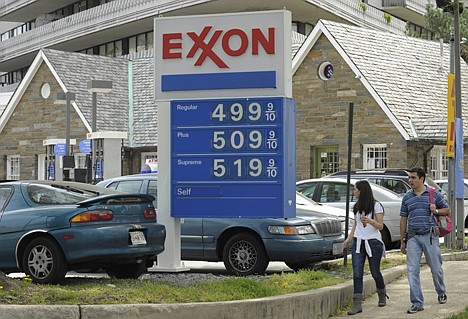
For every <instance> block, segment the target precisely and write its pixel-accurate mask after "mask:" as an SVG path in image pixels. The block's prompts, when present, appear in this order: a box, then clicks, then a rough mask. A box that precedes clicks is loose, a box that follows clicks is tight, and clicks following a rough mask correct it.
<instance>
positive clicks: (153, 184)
mask: <svg viewBox="0 0 468 319" xmlns="http://www.w3.org/2000/svg"><path fill="white" fill-rule="evenodd" d="M148 194H149V195H153V196H154V202H153V204H154V207H156V208H158V181H151V180H150V181H148Z"/></svg>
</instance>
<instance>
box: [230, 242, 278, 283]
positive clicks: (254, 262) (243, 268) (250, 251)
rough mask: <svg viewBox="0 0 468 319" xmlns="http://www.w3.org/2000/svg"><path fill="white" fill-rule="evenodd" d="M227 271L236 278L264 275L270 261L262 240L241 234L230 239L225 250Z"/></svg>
mask: <svg viewBox="0 0 468 319" xmlns="http://www.w3.org/2000/svg"><path fill="white" fill-rule="evenodd" d="M223 262H224V266H225V267H226V270H227V271H228V272H229V273H230V274H233V275H236V276H248V275H252V274H263V273H265V270H266V268H267V267H268V263H269V259H268V256H267V254H266V252H265V247H264V246H263V243H262V242H261V240H259V239H258V238H257V237H255V236H254V235H251V234H247V233H240V234H236V235H234V236H232V237H231V238H229V239H228V241H227V242H226V244H225V245H224V248H223Z"/></svg>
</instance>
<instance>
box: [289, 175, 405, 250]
mask: <svg viewBox="0 0 468 319" xmlns="http://www.w3.org/2000/svg"><path fill="white" fill-rule="evenodd" d="M357 181H358V179H351V180H350V183H351V185H350V187H349V209H350V210H351V209H352V207H353V205H354V203H355V202H356V199H355V198H354V195H353V188H354V184H355V183H356V182H357ZM370 184H371V187H372V191H373V193H374V197H375V199H376V200H378V201H379V202H380V203H381V204H382V206H383V207H384V213H385V218H384V224H385V225H384V229H382V230H381V233H382V239H383V241H384V243H385V246H386V248H387V249H391V248H394V247H396V246H398V244H399V243H400V208H401V199H402V197H401V196H400V195H398V194H397V193H395V192H392V191H391V190H388V189H387V188H384V187H382V186H379V185H376V184H373V183H370ZM346 188H347V180H346V178H337V177H322V178H315V179H307V180H303V181H299V182H297V183H296V191H297V192H299V193H301V194H303V195H305V196H306V197H308V198H310V199H312V200H314V201H316V202H317V203H321V204H326V205H327V206H334V207H338V208H346Z"/></svg>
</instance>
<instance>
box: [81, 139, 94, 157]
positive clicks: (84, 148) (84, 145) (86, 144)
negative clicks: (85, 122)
mask: <svg viewBox="0 0 468 319" xmlns="http://www.w3.org/2000/svg"><path fill="white" fill-rule="evenodd" d="M79 147H80V152H81V153H84V154H90V153H91V140H82V141H81V142H80V145H79Z"/></svg>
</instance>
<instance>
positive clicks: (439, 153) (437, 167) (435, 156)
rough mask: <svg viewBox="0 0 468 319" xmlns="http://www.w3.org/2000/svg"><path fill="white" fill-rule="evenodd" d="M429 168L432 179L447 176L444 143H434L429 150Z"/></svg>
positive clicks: (445, 177)
mask: <svg viewBox="0 0 468 319" xmlns="http://www.w3.org/2000/svg"><path fill="white" fill-rule="evenodd" d="M430 156H431V170H430V175H431V177H432V178H433V179H447V178H448V160H447V149H446V147H445V145H435V146H434V148H433V149H432V150H431V153H430Z"/></svg>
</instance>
